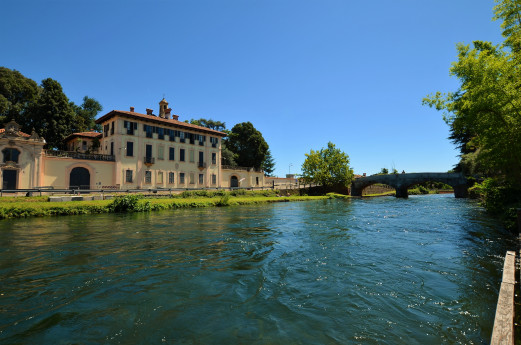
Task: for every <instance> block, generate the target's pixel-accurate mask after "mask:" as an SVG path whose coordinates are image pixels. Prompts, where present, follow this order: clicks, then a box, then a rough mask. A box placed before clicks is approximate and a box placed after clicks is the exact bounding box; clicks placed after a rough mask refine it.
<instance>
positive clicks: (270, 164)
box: [261, 149, 275, 176]
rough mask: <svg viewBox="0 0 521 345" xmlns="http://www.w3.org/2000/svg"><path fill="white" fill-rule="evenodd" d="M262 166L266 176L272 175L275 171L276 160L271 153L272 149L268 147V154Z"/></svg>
mask: <svg viewBox="0 0 521 345" xmlns="http://www.w3.org/2000/svg"><path fill="white" fill-rule="evenodd" d="M261 168H262V170H263V171H264V175H266V176H272V175H273V172H274V171H275V160H274V159H273V156H272V155H271V151H270V149H268V153H267V154H266V158H265V159H264V162H262V166H261Z"/></svg>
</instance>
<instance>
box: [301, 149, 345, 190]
mask: <svg viewBox="0 0 521 345" xmlns="http://www.w3.org/2000/svg"><path fill="white" fill-rule="evenodd" d="M302 179H303V181H304V183H316V184H320V185H322V186H326V187H331V186H348V185H349V184H350V183H351V181H352V179H353V169H351V168H350V167H349V156H348V155H347V154H345V153H344V152H342V151H341V150H340V149H337V148H335V144H333V143H332V142H329V143H327V148H326V149H324V148H322V149H321V150H320V151H313V150H311V151H310V152H309V153H307V154H306V160H305V161H304V163H303V164H302Z"/></svg>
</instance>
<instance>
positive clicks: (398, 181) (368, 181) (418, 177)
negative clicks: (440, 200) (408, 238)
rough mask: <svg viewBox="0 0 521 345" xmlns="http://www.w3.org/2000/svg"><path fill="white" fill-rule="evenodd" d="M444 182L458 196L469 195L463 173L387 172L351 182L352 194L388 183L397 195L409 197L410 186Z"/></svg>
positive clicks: (357, 194)
mask: <svg viewBox="0 0 521 345" xmlns="http://www.w3.org/2000/svg"><path fill="white" fill-rule="evenodd" d="M428 181H433V182H443V183H445V184H448V185H449V186H452V187H453V188H454V196H455V197H456V198H466V197H467V193H468V192H467V178H466V177H465V176H464V175H463V174H461V173H435V172H425V173H407V174H387V175H371V176H367V177H361V178H358V179H356V180H354V181H353V183H352V184H351V195H352V196H362V191H363V190H364V188H366V187H368V186H370V185H372V184H376V183H381V184H386V185H389V186H391V187H393V188H394V189H396V197H398V198H400V197H401V198H407V197H408V193H407V189H408V187H410V186H412V185H415V184H418V183H423V182H428Z"/></svg>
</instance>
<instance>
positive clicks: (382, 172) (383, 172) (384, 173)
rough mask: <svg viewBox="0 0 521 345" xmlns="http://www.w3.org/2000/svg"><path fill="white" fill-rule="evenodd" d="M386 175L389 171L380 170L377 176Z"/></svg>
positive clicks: (385, 169)
mask: <svg viewBox="0 0 521 345" xmlns="http://www.w3.org/2000/svg"><path fill="white" fill-rule="evenodd" d="M388 173H389V170H388V169H387V168H382V170H380V172H379V173H378V175H387V174H388Z"/></svg>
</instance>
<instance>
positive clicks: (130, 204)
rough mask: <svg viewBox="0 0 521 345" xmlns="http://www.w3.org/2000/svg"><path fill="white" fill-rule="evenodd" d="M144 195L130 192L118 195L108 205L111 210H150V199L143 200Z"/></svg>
mask: <svg viewBox="0 0 521 345" xmlns="http://www.w3.org/2000/svg"><path fill="white" fill-rule="evenodd" d="M141 199H143V196H142V195H139V194H128V195H118V196H117V197H115V198H114V200H113V201H112V203H111V204H110V205H109V206H107V208H108V209H109V210H110V211H111V212H146V211H150V201H144V202H141Z"/></svg>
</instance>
